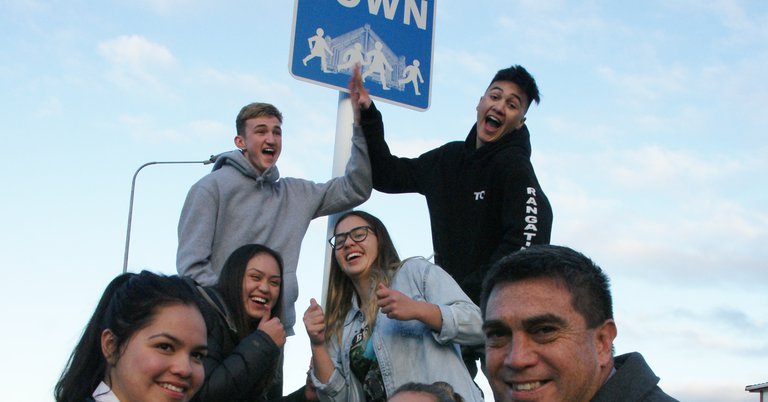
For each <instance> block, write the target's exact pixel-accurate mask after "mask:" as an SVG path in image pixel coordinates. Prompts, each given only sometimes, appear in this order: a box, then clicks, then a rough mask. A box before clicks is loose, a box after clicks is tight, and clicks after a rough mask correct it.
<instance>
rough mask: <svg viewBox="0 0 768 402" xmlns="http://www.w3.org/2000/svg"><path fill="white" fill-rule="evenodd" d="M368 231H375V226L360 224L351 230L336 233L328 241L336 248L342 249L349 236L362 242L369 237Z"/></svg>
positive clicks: (356, 241) (357, 241)
mask: <svg viewBox="0 0 768 402" xmlns="http://www.w3.org/2000/svg"><path fill="white" fill-rule="evenodd" d="M368 231H373V228H372V227H370V226H358V227H356V228H353V229H352V230H350V231H349V232H344V233H336V234H335V235H333V237H331V238H330V239H328V243H329V244H330V245H331V247H333V248H335V249H336V250H340V249H342V248H344V243H346V242H347V237H351V238H352V240H354V241H355V243H360V242H361V241H363V240H365V238H366V237H368Z"/></svg>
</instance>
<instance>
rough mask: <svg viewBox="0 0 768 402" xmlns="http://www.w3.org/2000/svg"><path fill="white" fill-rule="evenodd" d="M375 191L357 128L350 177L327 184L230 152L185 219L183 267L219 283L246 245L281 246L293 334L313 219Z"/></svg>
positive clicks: (192, 198) (193, 198)
mask: <svg viewBox="0 0 768 402" xmlns="http://www.w3.org/2000/svg"><path fill="white" fill-rule="evenodd" d="M371 188H372V184H371V164H370V161H369V159H368V148H367V147H366V144H365V137H364V136H363V135H362V133H360V130H359V128H357V127H356V128H355V130H354V135H353V136H352V153H351V155H350V158H349V161H347V166H346V169H345V172H344V176H341V177H335V178H333V179H331V180H329V181H327V182H326V183H314V182H312V181H309V180H304V179H297V178H293V177H283V178H280V173H279V171H278V169H277V166H272V167H270V168H268V169H267V170H265V171H264V173H263V174H261V175H259V174H258V172H257V171H256V169H255V168H254V167H253V165H252V164H251V163H250V162H249V161H248V159H247V158H246V157H245V156H243V154H242V153H241V152H240V151H230V152H226V153H223V154H221V155H219V157H218V158H217V160H216V163H215V164H214V167H213V171H212V172H211V173H210V174H208V175H206V176H205V177H203V178H202V179H200V181H198V182H197V183H195V184H194V185H193V186H192V188H191V189H190V190H189V193H188V194H187V199H186V201H185V202H184V207H183V209H182V211H181V217H180V219H179V228H178V234H179V248H178V251H177V254H176V269H177V270H178V272H179V274H180V275H183V276H188V277H191V278H192V279H194V280H196V281H197V282H199V283H200V284H202V285H206V286H211V285H214V284H215V283H216V281H217V280H218V278H219V272H221V269H222V268H223V266H224V262H225V261H226V260H227V258H228V257H229V255H230V254H231V253H232V252H233V251H234V250H235V249H237V248H238V247H240V246H242V245H244V244H249V243H260V244H264V245H266V246H268V247H270V248H272V249H274V250H275V251H277V252H278V253H280V255H281V256H282V257H283V265H284V272H283V292H284V295H283V303H285V306H284V309H283V311H284V314H285V316H284V317H283V325H284V326H285V329H286V332H287V333H288V334H289V335H293V325H294V323H295V322H296V310H295V308H294V303H295V302H296V299H297V298H298V296H299V287H298V282H297V277H296V267H297V265H298V262H299V251H300V248H301V241H302V239H303V238H304V234H305V233H306V232H307V228H308V227H309V223H310V221H311V220H312V219H314V218H317V217H320V216H325V215H330V214H334V213H338V212H342V211H345V210H348V209H351V208H354V207H356V206H358V205H360V204H362V203H363V202H365V200H367V199H368V197H370V195H371ZM318 263H320V262H318Z"/></svg>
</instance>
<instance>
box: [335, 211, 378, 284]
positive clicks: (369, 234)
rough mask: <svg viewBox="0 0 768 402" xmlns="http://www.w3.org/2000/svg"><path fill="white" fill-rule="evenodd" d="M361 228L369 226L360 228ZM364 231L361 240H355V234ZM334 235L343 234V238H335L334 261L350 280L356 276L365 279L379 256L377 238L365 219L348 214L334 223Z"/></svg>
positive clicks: (359, 234)
mask: <svg viewBox="0 0 768 402" xmlns="http://www.w3.org/2000/svg"><path fill="white" fill-rule="evenodd" d="M362 228H369V229H367V231H366V229H362ZM363 233H365V234H366V235H365V238H364V239H363V240H359V241H357V240H355V237H356V235H358V236H361V237H362V234H363ZM334 235H335V236H339V235H345V236H342V237H345V239H343V240H342V239H340V238H339V237H337V239H336V248H335V254H336V261H338V263H339V265H340V266H341V270H342V271H344V273H345V274H347V276H349V277H350V278H351V279H352V280H355V279H357V278H361V279H367V277H368V276H369V275H370V271H371V267H372V266H373V263H374V262H375V261H376V258H378V256H379V239H378V237H376V234H375V233H374V232H373V229H370V225H369V224H368V222H366V220H365V219H363V218H361V217H359V216H356V215H349V216H347V217H346V218H344V219H343V220H341V221H340V222H339V223H337V224H336V230H335V231H334Z"/></svg>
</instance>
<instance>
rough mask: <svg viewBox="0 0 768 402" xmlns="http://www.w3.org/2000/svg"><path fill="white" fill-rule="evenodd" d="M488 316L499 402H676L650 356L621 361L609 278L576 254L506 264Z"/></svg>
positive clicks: (546, 254) (491, 283) (561, 250)
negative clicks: (615, 344)
mask: <svg viewBox="0 0 768 402" xmlns="http://www.w3.org/2000/svg"><path fill="white" fill-rule="evenodd" d="M482 310H483V315H484V323H483V331H484V332H485V335H486V343H485V349H486V362H487V366H488V374H489V377H490V385H491V389H492V390H493V395H494V398H495V400H496V401H497V402H511V401H531V402H533V401H537V402H561V401H570V402H588V401H592V402H610V401H616V402H619V401H635V402H641V401H642V402H657V401H658V402H667V401H675V399H674V398H672V397H670V396H668V395H667V394H665V393H664V392H663V391H662V390H661V388H659V387H658V385H657V383H658V382H659V378H658V377H656V375H655V374H654V373H653V371H652V370H651V369H650V367H648V365H647V364H646V362H645V360H644V359H643V357H642V355H640V354H639V353H636V352H635V353H628V354H625V355H621V356H617V357H614V356H613V340H614V338H616V323H615V322H614V320H613V301H612V299H611V292H610V289H609V285H608V277H607V276H606V275H605V273H603V271H602V270H601V269H600V268H599V267H598V266H597V265H595V264H594V263H593V262H592V261H591V260H590V259H589V258H587V257H585V256H584V255H582V254H580V253H578V252H576V251H574V250H572V249H569V248H567V247H559V246H534V247H531V248H529V249H526V250H522V251H518V252H516V253H513V254H511V255H509V256H508V257H505V258H503V259H502V260H500V261H499V262H498V263H497V264H496V265H495V266H494V268H493V269H492V270H491V271H490V272H489V274H488V276H487V277H486V278H485V281H484V286H483V294H482Z"/></svg>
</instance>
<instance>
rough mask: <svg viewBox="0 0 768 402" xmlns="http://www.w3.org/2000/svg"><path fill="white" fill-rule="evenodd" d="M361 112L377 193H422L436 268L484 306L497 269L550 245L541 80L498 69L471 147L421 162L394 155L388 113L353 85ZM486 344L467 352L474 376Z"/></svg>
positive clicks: (461, 145) (455, 145) (439, 151)
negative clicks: (535, 128) (541, 155)
mask: <svg viewBox="0 0 768 402" xmlns="http://www.w3.org/2000/svg"><path fill="white" fill-rule="evenodd" d="M352 83H353V84H356V85H353V86H352V87H351V88H350V89H351V91H350V92H351V93H352V99H353V102H355V101H356V103H357V104H359V106H360V109H361V112H360V114H361V116H362V118H361V125H362V127H363V132H364V133H365V137H366V140H367V141H368V149H369V152H370V157H371V168H372V170H373V188H375V189H376V190H378V191H381V192H384V193H419V194H423V195H424V196H425V198H426V201H427V207H428V209H429V218H430V224H431V228H432V245H433V247H434V251H435V262H436V263H437V265H439V266H441V267H442V268H443V269H445V270H446V271H447V272H448V273H449V274H451V276H453V278H454V279H455V280H456V282H458V283H459V285H460V286H461V288H462V290H464V292H465V293H466V294H467V295H468V296H469V297H470V298H471V299H472V301H474V302H475V303H478V301H479V297H480V285H481V283H482V280H483V276H484V275H485V274H486V273H487V272H488V268H489V267H490V265H491V264H492V263H493V262H495V261H497V260H498V259H499V258H501V257H502V256H505V255H507V254H509V253H510V252H512V251H516V250H519V249H521V248H525V247H529V246H531V245H534V244H548V243H549V239H550V233H551V230H552V208H551V206H550V203H549V200H548V199H547V196H546V195H545V194H544V191H543V190H542V188H541V186H540V185H539V181H538V179H537V177H536V173H535V172H534V169H533V165H532V164H531V140H530V134H529V132H528V127H527V126H526V125H525V121H526V118H525V115H526V113H527V112H528V109H529V107H530V106H531V104H532V103H533V102H536V103H537V104H538V103H539V89H538V86H537V85H536V81H535V80H534V79H533V77H532V76H531V74H529V73H528V71H526V69H525V68H523V67H521V66H518V65H514V66H511V67H509V68H505V69H502V70H499V71H498V72H497V73H496V75H495V76H494V77H493V79H492V80H491V83H490V85H489V86H488V87H487V88H486V90H485V92H484V93H483V95H482V96H481V97H480V100H479V102H478V103H477V106H476V108H475V109H476V112H477V113H476V120H475V124H474V125H473V126H472V127H471V129H470V130H469V134H467V137H466V139H465V140H464V141H453V142H449V143H447V144H445V145H442V146H440V147H438V148H435V149H433V150H431V151H428V152H426V153H424V154H422V155H421V156H419V157H418V158H400V157H397V156H394V155H392V153H391V152H390V150H389V146H388V145H387V143H386V141H385V140H384V124H383V122H382V117H381V113H380V112H379V111H378V110H377V109H376V106H375V105H374V104H373V103H372V102H371V100H370V98H369V97H368V96H367V93H366V92H365V89H364V88H362V81H361V80H353V81H352ZM482 350H483V347H482V345H479V346H476V347H469V346H467V347H462V353H463V354H464V356H465V363H466V364H467V367H468V368H469V370H470V373H472V376H473V377H474V376H475V374H476V372H477V364H476V360H477V359H478V358H480V359H482Z"/></svg>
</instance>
